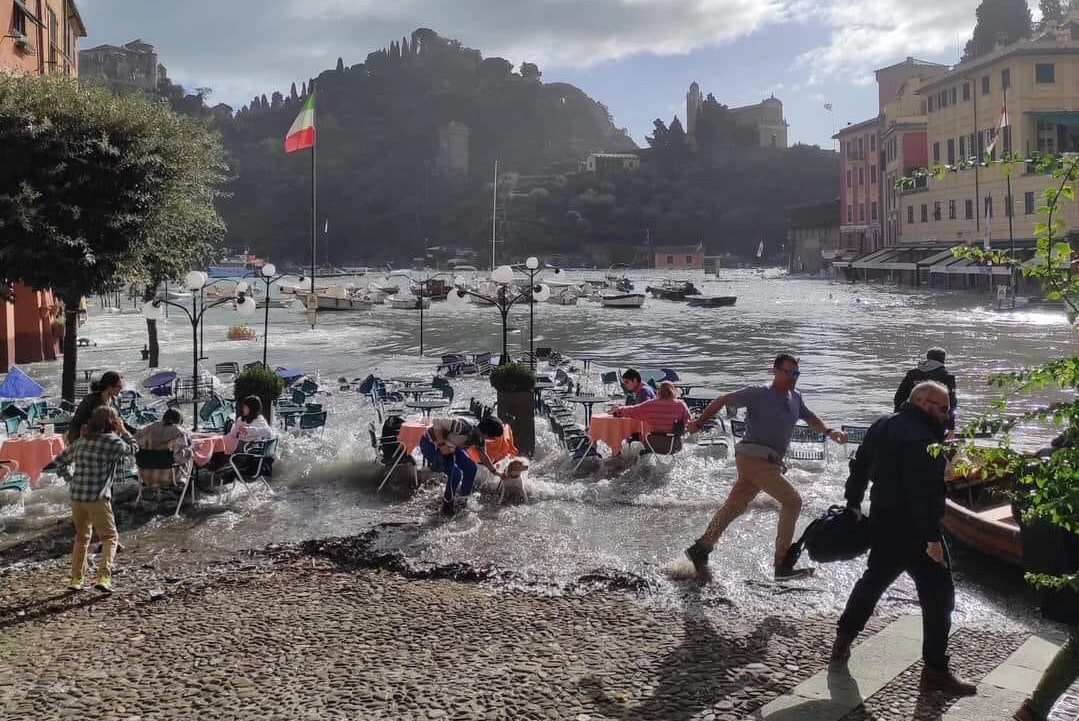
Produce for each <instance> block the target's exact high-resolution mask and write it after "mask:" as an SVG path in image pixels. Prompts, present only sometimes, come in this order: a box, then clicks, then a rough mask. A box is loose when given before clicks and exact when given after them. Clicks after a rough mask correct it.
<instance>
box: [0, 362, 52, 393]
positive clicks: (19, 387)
mask: <svg viewBox="0 0 1079 721" xmlns="http://www.w3.org/2000/svg"><path fill="white" fill-rule="evenodd" d="M44 393H45V389H44V388H42V387H41V386H40V385H38V384H37V383H36V382H35V381H34V379H33V378H31V377H30V376H28V375H26V373H25V372H23V370H22V369H21V368H19V366H12V367H11V370H10V371H8V374H7V377H6V378H4V382H3V383H0V398H16V399H18V398H40V397H41V396H42V395H44Z"/></svg>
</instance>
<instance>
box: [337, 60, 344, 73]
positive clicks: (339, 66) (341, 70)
mask: <svg viewBox="0 0 1079 721" xmlns="http://www.w3.org/2000/svg"><path fill="white" fill-rule="evenodd" d="M337 74H338V75H344V74H345V61H344V59H343V58H337Z"/></svg>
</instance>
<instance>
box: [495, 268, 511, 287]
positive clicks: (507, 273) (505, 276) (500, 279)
mask: <svg viewBox="0 0 1079 721" xmlns="http://www.w3.org/2000/svg"><path fill="white" fill-rule="evenodd" d="M491 280H493V281H494V282H496V283H498V284H499V285H509V284H510V283H512V282H513V268H511V267H509V266H508V265H500V266H498V267H497V268H495V269H494V270H493V271H491Z"/></svg>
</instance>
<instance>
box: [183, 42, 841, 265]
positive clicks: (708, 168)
mask: <svg viewBox="0 0 1079 721" xmlns="http://www.w3.org/2000/svg"><path fill="white" fill-rule="evenodd" d="M541 76H542V73H541V71H540V69H539V68H538V67H537V66H536V65H534V64H532V63H522V64H521V66H520V68H519V69H518V71H517V72H514V69H513V66H512V65H511V64H510V63H509V62H508V61H506V60H504V59H502V58H483V57H482V55H481V54H480V53H479V51H476V50H472V49H469V48H464V47H462V46H461V45H460V43H458V42H456V41H453V40H448V39H444V38H441V37H439V36H438V35H437V34H435V33H434V32H433V31H430V30H425V29H421V30H417V31H416V32H415V33H413V35H412V37H411V38H403V39H402V40H401V41H400V42H396V41H395V42H394V43H392V44H391V45H390V47H389V48H388V49H386V50H380V51H378V52H374V53H371V54H370V55H368V57H367V61H366V62H365V63H363V64H359V65H353V66H351V67H347V66H345V65H344V63H343V62H338V64H337V67H336V69H334V70H327V71H326V72H323V73H322V74H321V75H320V76H319V77H318V78H317V80H315V81H311V82H310V83H303V84H302V87H301V89H300V90H297V89H296V87H295V84H293V87H291V88H290V89H289V92H288V93H287V94H285V93H278V92H275V93H272V94H271V96H270V98H269V99H266V97H265V96H259V97H257V98H254V99H253V100H252V101H251V103H250V104H249V105H247V106H245V107H244V108H241V109H240V110H239V112H238V113H237V115H236V118H235V119H233V120H228V119H225V118H223V117H222V116H221V115H220V114H219V113H215V112H213V111H211V110H210V109H208V108H205V107H201V109H200V108H198V107H195V108H192V107H189V106H190V105H191V103H192V102H193V101H194V99H195V98H196V96H195V95H184V94H183V93H182V92H181V93H179V94H178V96H177V97H175V98H173V103H174V106H175V107H179V106H178V105H177V103H182V104H183V105H184V107H185V112H194V113H201V114H202V115H205V116H207V117H214V118H216V120H215V122H218V123H219V127H221V129H222V132H223V134H224V138H225V142H226V147H227V149H228V151H229V153H230V156H231V159H232V164H233V166H234V167H235V170H236V173H237V177H236V179H235V180H234V182H233V183H232V185H231V188H230V190H231V191H232V193H231V197H230V198H229V199H227V200H225V201H224V202H223V203H222V206H221V207H222V213H223V215H224V216H225V218H226V220H227V222H228V225H229V236H228V245H229V246H230V247H232V248H233V249H234V250H243V249H249V250H250V251H252V252H258V253H263V254H266V255H268V256H269V257H271V258H273V259H274V260H275V262H278V263H279V264H280V263H283V262H285V261H288V260H293V261H300V262H303V263H306V261H307V250H306V249H307V247H308V245H307V238H309V236H310V232H311V231H310V229H311V218H310V214H309V204H310V162H311V161H310V155H309V153H307V152H300V153H296V154H294V155H291V156H289V155H286V154H285V153H284V150H283V143H282V140H283V137H284V134H285V132H286V130H287V128H288V127H289V125H290V124H291V122H292V120H293V119H294V118H295V115H296V113H297V112H298V109H299V106H300V103H301V102H302V100H303V98H304V96H305V95H306V94H307V93H308V92H310V91H311V89H312V87H316V88H317V96H318V97H317V100H316V117H317V121H316V122H317V126H318V166H319V177H318V185H319V211H320V212H319V216H320V217H319V221H318V227H319V230H320V235H321V231H322V229H323V228H324V221H325V220H329V232H328V234H327V235H326V237H325V238H322V237H320V238H319V247H320V253H319V262H329V263H333V264H337V265H344V264H347V263H360V264H367V265H376V264H381V263H383V262H394V263H398V264H400V263H401V262H407V261H409V260H411V259H412V258H414V257H416V256H420V255H423V253H424V248H425V246H427V247H434V246H450V247H466V248H467V247H471V248H473V249H475V250H484V251H485V249H486V248H488V247H489V243H490V239H491V207H492V176H493V167H494V162H495V160H496V159H498V160H500V161H501V168H502V171H503V172H502V174H501V176H500V182H499V196H498V222H497V234H498V238H499V240H500V242H502V243H503V245H502V246H501V248H502V250H500V251H499V252H500V253H503V252H504V253H505V255H506V256H507V257H513V256H521V257H523V256H524V255H528V254H531V253H547V254H551V253H559V254H578V255H579V256H581V255H586V254H588V255H592V256H595V257H597V258H602V257H604V256H606V257H607V258H608V259H609V260H612V261H613V260H626V261H629V260H632V259H633V247H634V246H638V245H640V244H642V243H643V242H644V241H645V239H646V237H650V238H651V240H652V242H653V243H655V244H657V245H662V244H670V245H674V244H693V245H696V244H697V243H698V242H704V243H705V245H706V246H707V247H708V248H709V250H710V251H715V252H722V251H732V252H742V253H745V254H746V255H749V254H751V253H752V251H753V249H755V248H756V246H757V244H758V242H759V241H760V240H761V239H762V238H764V239H765V240H766V241H768V245H769V247H778V246H779V244H780V243H782V242H783V240H784V238H785V235H786V228H785V227H784V224H783V217H782V214H781V213H774V212H771V211H770V210H769V209H770V208H774V207H783V206H786V205H801V204H808V203H815V202H821V201H825V200H828V199H830V198H831V197H834V192H835V191H834V185H835V177H836V172H837V160H836V157H835V154H834V153H832V152H830V151H822V150H819V149H817V148H809V147H798V148H793V149H790V150H782V149H781V150H766V149H761V148H757V147H755V146H756V131H755V130H752V131H747V129H746V128H744V127H741V126H737V125H736V124H735V123H734V121H733V118H732V117H731V115H730V113H729V111H728V110H727V109H726V107H724V106H722V105H720V104H719V103H718V101H716V100H715V98H713V97H711V96H710V97H709V98H708V100H707V101H706V102H705V104H704V107H702V110H701V115H700V117H699V122H700V123H701V126H700V127H701V135H700V142H699V143H698V147H697V148H695V149H691V148H690V147H689V146H688V144H687V143H686V142H685V131H684V129H682V126H681V123H680V122H678V121H677V119H675V121H673V122H672V123H671V124H670V128H668V127H667V126H666V125H665V124H663V123H662V122H660V123H659V125H660V126H662V130H663V135H662V138H663V140H662V142H661V143H660V144H659V145H657V144H655V143H653V142H652V141H653V139H652V138H650V139H649V141H650V144H652V145H653V147H652V148H651V149H649V150H645V151H642V168H641V169H640V171H638V172H622V171H620V172H610V173H600V174H595V173H585V172H581V171H582V168H581V162H582V161H583V160H584V159H585V158H586V157H587V156H588V154H589V153H591V152H598V151H606V152H625V151H635V148H636V146H635V144H634V143H633V141H632V140H631V139H630V138H629V137H628V135H627V134H626V133H625V131H624V130H621V129H619V128H617V127H615V125H614V123H613V121H612V119H611V117H610V114H609V113H608V111H607V109H606V108H605V107H604V106H603V105H602V104H600V103H597V102H596V101H594V100H592V99H590V98H589V97H588V96H587V95H585V94H584V93H583V92H582V91H581V90H579V89H578V88H575V87H573V86H570V85H566V84H563V83H549V84H545V83H543V82H542V81H541ZM196 105H198V103H196ZM453 121H457V122H460V123H463V124H464V125H466V126H468V128H469V131H470V132H469V140H470V148H469V154H468V155H469V175H468V177H454V176H449V175H447V174H443V173H441V172H439V169H438V168H436V158H437V157H438V150H439V148H438V130H439V128H440V127H443V126H445V125H446V124H448V123H450V122H453ZM586 245H587V246H588V248H587V249H586V248H585V247H584V246H586ZM586 251H587V253H586ZM485 254H486V252H484V253H483V254H482V255H481V257H483V255H485Z"/></svg>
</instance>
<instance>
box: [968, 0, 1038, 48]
mask: <svg viewBox="0 0 1079 721" xmlns="http://www.w3.org/2000/svg"><path fill="white" fill-rule="evenodd" d="M975 16H976V17H977V23H976V24H975V25H974V36H973V37H971V39H970V40H968V41H967V45H966V48H964V50H963V60H964V61H966V60H971V59H973V58H977V57H980V56H982V55H985V54H986V53H988V52H992V50H993V48H995V47H996V45H997V42H998V41H1003V42H1004V43H1005V44H1010V43H1014V42H1016V41H1017V40H1021V39H1023V38H1029V37H1030V36H1031V34H1032V33H1033V27H1034V21H1033V19H1032V16H1031V14H1030V8H1029V7H1027V3H1026V0H982V4H981V5H979V6H978V9H977V11H975Z"/></svg>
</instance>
